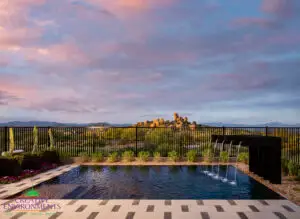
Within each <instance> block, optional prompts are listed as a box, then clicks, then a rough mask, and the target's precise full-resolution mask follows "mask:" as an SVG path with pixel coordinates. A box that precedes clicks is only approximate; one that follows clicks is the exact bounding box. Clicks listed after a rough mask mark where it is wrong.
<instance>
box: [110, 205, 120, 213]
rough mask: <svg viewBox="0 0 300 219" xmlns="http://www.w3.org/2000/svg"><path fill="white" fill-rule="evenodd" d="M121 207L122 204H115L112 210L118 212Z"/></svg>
mask: <svg viewBox="0 0 300 219" xmlns="http://www.w3.org/2000/svg"><path fill="white" fill-rule="evenodd" d="M120 208H121V205H115V206H114V207H113V208H112V209H111V211H112V212H118V211H119V209H120Z"/></svg>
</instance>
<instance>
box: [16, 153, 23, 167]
mask: <svg viewBox="0 0 300 219" xmlns="http://www.w3.org/2000/svg"><path fill="white" fill-rule="evenodd" d="M13 158H14V159H15V160H17V161H18V163H19V164H20V165H21V164H22V162H23V159H24V155H14V156H13Z"/></svg>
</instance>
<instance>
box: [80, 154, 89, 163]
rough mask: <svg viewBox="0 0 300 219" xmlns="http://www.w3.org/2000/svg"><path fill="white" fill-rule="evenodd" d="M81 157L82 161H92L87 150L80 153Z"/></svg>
mask: <svg viewBox="0 0 300 219" xmlns="http://www.w3.org/2000/svg"><path fill="white" fill-rule="evenodd" d="M79 157H80V160H81V162H88V161H90V156H89V154H88V153H86V152H81V153H79Z"/></svg>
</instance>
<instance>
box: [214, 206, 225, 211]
mask: <svg viewBox="0 0 300 219" xmlns="http://www.w3.org/2000/svg"><path fill="white" fill-rule="evenodd" d="M215 207H216V209H217V212H224V209H223V207H222V206H221V205H215Z"/></svg>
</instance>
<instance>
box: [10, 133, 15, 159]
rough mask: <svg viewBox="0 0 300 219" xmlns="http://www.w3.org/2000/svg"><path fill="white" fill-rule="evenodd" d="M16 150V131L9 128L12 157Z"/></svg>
mask: <svg viewBox="0 0 300 219" xmlns="http://www.w3.org/2000/svg"><path fill="white" fill-rule="evenodd" d="M14 149H15V140H14V130H13V128H9V153H10V154H11V155H12V154H13V152H14Z"/></svg>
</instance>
